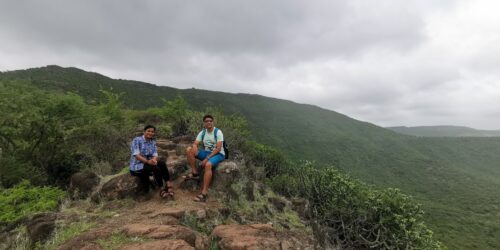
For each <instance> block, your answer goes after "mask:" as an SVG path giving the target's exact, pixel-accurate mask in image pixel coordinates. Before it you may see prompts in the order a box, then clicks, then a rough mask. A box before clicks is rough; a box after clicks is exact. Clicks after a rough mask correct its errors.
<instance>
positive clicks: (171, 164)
mask: <svg viewBox="0 0 500 250" xmlns="http://www.w3.org/2000/svg"><path fill="white" fill-rule="evenodd" d="M167 167H168V169H169V173H170V178H171V179H172V180H175V179H177V178H178V177H180V176H181V175H182V174H183V173H184V172H186V170H188V169H189V166H188V162H187V159H186V157H185V156H183V157H179V158H177V159H176V160H173V161H168V162H167Z"/></svg>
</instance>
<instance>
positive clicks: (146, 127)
mask: <svg viewBox="0 0 500 250" xmlns="http://www.w3.org/2000/svg"><path fill="white" fill-rule="evenodd" d="M148 128H152V129H154V130H155V132H156V127H155V126H153V125H146V126H145V127H144V131H146V130H148Z"/></svg>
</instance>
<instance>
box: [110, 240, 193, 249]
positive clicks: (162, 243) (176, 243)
mask: <svg viewBox="0 0 500 250" xmlns="http://www.w3.org/2000/svg"><path fill="white" fill-rule="evenodd" d="M119 249H120V250H194V249H195V248H194V247H192V246H191V245H189V244H188V243H187V242H186V241H183V240H157V241H152V242H146V243H135V244H130V245H125V246H122V247H120V248H119Z"/></svg>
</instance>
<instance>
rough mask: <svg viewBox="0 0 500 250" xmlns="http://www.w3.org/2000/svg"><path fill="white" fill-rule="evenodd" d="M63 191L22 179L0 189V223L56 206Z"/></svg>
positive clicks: (63, 193) (49, 209) (63, 194)
mask: <svg viewBox="0 0 500 250" xmlns="http://www.w3.org/2000/svg"><path fill="white" fill-rule="evenodd" d="M64 196H65V192H64V191H63V190H61V189H59V188H56V187H33V186H31V184H30V182H29V181H27V180H24V181H22V182H20V183H19V184H17V185H16V186H14V187H12V188H8V189H3V190H1V191H0V223H2V224H4V223H10V222H14V221H17V220H19V219H20V218H22V217H24V216H30V215H32V214H35V213H39V212H47V211H51V210H54V209H56V208H57V206H58V204H59V202H60V201H61V200H62V199H63V198H64Z"/></svg>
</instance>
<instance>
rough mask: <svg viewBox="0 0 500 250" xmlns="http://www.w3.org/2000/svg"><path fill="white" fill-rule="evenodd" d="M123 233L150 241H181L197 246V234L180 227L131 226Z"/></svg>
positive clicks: (123, 230) (126, 226)
mask: <svg viewBox="0 0 500 250" xmlns="http://www.w3.org/2000/svg"><path fill="white" fill-rule="evenodd" d="M122 232H123V233H125V234H126V235H127V236H129V237H145V238H150V239H181V240H184V241H186V242H187V243H188V244H189V245H191V246H193V247H194V246H195V243H196V233H195V232H194V231H193V230H191V229H189V228H187V227H185V226H180V225H149V224H129V225H125V226H123V229H122Z"/></svg>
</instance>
